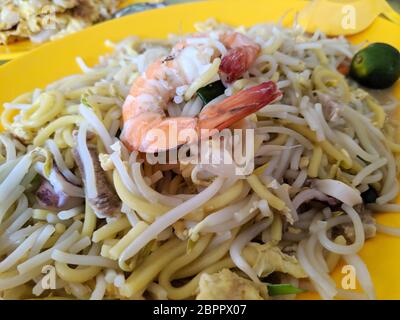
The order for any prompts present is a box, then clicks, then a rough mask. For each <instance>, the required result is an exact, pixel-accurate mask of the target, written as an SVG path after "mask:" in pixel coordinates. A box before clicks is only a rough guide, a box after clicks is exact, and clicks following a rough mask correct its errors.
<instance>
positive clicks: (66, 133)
mask: <svg viewBox="0 0 400 320" xmlns="http://www.w3.org/2000/svg"><path fill="white" fill-rule="evenodd" d="M73 129H74V128H73V126H67V127H65V128H64V129H63V130H62V137H63V140H64V142H65V144H66V145H67V146H68V147H70V148H73V147H74V146H75V143H74V138H73V136H72V131H73Z"/></svg>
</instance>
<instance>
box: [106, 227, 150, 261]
mask: <svg viewBox="0 0 400 320" xmlns="http://www.w3.org/2000/svg"><path fill="white" fill-rule="evenodd" d="M148 226H149V225H148V224H147V223H146V222H143V221H139V222H138V223H137V224H136V225H135V226H134V227H133V228H132V229H130V230H129V232H128V233H127V234H126V235H124V236H123V237H122V239H121V240H119V241H118V242H117V243H116V244H115V245H114V246H113V247H112V248H111V249H110V251H109V256H110V258H111V259H113V260H117V259H118V258H119V256H120V255H121V253H122V251H124V250H125V248H126V247H127V246H129V244H130V243H131V242H132V241H133V240H135V239H136V238H137V237H138V236H139V235H140V234H141V233H142V232H143V231H144V230H145V229H146V228H147V227H148Z"/></svg>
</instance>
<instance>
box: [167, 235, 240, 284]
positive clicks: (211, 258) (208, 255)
mask: <svg viewBox="0 0 400 320" xmlns="http://www.w3.org/2000/svg"><path fill="white" fill-rule="evenodd" d="M238 232H239V228H236V229H234V230H232V237H231V238H230V239H229V240H228V241H225V242H224V243H222V244H220V245H219V246H217V247H215V248H213V249H212V250H209V251H208V250H206V251H205V252H203V253H202V254H201V256H200V257H198V258H197V259H196V260H194V261H193V262H191V263H190V264H188V265H186V266H185V267H183V268H182V269H180V270H178V271H177V272H176V273H175V274H174V278H175V279H184V278H189V277H193V276H195V275H197V274H198V273H200V272H201V271H202V270H204V269H206V268H208V267H210V266H211V265H212V264H214V263H216V262H218V261H219V260H220V259H222V258H223V257H224V256H225V255H226V254H227V253H228V251H229V249H230V247H231V245H232V242H233V240H234V239H235V236H236V235H237V233H238Z"/></svg>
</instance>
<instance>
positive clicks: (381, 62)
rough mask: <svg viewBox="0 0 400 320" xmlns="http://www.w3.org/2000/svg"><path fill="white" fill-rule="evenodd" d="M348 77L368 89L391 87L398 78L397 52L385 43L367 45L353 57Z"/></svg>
mask: <svg viewBox="0 0 400 320" xmlns="http://www.w3.org/2000/svg"><path fill="white" fill-rule="evenodd" d="M350 76H351V77H352V78H353V79H354V80H356V81H357V82H358V83H360V84H361V85H363V86H365V87H368V88H372V89H386V88H389V87H391V86H392V85H393V84H394V83H395V82H396V81H397V79H399V77H400V53H399V50H397V49H396V48H394V47H392V46H391V45H389V44H386V43H373V44H371V45H369V46H368V47H366V48H364V49H362V50H360V51H359V52H358V53H357V54H356V55H355V56H354V57H353V60H352V62H351V66H350Z"/></svg>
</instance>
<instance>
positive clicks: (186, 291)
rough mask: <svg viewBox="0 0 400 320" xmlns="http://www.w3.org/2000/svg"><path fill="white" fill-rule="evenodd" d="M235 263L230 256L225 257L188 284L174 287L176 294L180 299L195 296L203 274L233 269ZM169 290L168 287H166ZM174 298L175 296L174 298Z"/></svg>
mask: <svg viewBox="0 0 400 320" xmlns="http://www.w3.org/2000/svg"><path fill="white" fill-rule="evenodd" d="M234 267H235V264H234V263H233V261H232V259H231V258H230V257H227V258H224V259H222V260H220V261H218V262H216V263H214V264H213V265H211V266H209V267H208V268H206V269H204V270H203V271H202V272H200V273H198V274H197V275H196V276H195V277H194V278H193V279H191V280H190V281H189V282H188V283H187V284H185V285H184V286H182V287H180V288H175V289H174V294H173V295H174V296H176V297H179V298H180V299H187V298H190V297H193V296H194V295H195V294H196V291H197V289H198V287H199V282H200V278H201V276H202V275H203V274H213V273H216V272H218V271H221V270H222V269H231V268H234ZM164 289H165V290H167V292H168V287H167V288H164ZM172 299H173V298H172Z"/></svg>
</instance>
